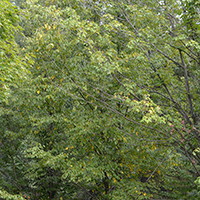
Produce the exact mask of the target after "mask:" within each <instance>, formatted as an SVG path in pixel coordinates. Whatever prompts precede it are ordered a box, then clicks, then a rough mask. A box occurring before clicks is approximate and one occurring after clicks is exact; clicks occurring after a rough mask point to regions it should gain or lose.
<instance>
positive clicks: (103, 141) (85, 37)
mask: <svg viewBox="0 0 200 200" xmlns="http://www.w3.org/2000/svg"><path fill="white" fill-rule="evenodd" d="M197 4H198V2H197V1H190V2H189V1H184V2H182V1H181V2H178V3H177V1H168V2H157V1H151V2H149V1H143V2H141V1H134V2H131V1H109V2H107V1H83V0H80V1H40V2H39V3H38V2H37V1H27V4H26V6H25V8H26V10H27V11H26V12H27V17H28V21H29V23H27V24H26V26H25V30H26V32H25V35H26V36H27V38H26V40H25V42H26V44H27V46H26V51H28V52H29V53H30V52H31V53H32V54H33V55H34V57H35V59H34V65H33V66H32V68H31V72H32V75H31V79H30V82H29V84H28V85H27V82H25V83H24V86H23V90H21V91H20V92H18V93H17V94H18V95H19V96H18V98H17V99H18V101H16V102H15V103H16V105H17V104H20V105H21V107H19V109H20V111H21V112H22V113H23V115H24V118H23V119H22V121H23V123H24V127H23V128H21V129H20V131H21V132H22V131H23V133H28V134H26V137H27V138H28V139H30V138H31V140H32V141H33V142H32V143H31V144H28V145H27V139H24V143H25V144H26V148H25V151H24V154H23V156H24V157H25V158H26V159H27V160H28V162H29V163H30V168H29V169H27V168H24V169H25V171H26V170H28V171H27V172H28V174H29V178H28V179H29V182H30V183H34V184H35V185H34V187H32V189H33V188H35V189H34V190H35V191H36V194H37V195H38V193H39V195H41V196H40V198H51V199H53V198H55V199H56V198H61V197H62V198H63V199H67V198H68V197H67V196H68V195H69V193H70V194H71V196H70V198H71V199H73V198H74V199H76V198H77V199H81V198H84V197H83V196H85V198H86V199H89V198H91V199H146V198H147V199H149V198H173V199H178V198H191V199H192V198H194V196H195V195H196V196H198V190H197V188H195V187H193V186H192V185H193V182H194V178H193V177H195V178H196V177H197V176H199V153H198V150H197V149H198V142H199V116H198V113H199V102H198V97H199V78H198V77H199V71H198V65H199V24H198V17H199V15H197V13H198V12H199V11H198V9H195V8H194V6H193V5H197ZM24 97H26V98H24ZM19 99H20V101H19ZM25 99H26V100H25ZM20 102H21V103H20ZM28 109H29V110H28ZM25 118H27V119H25ZM194 151H195V153H194ZM192 167H193V168H192ZM49 172H51V173H49ZM44 174H45V177H48V180H50V179H51V181H49V182H48V181H47V182H45V181H44V180H45V179H44ZM53 179H55V180H57V181H56V183H58V182H59V185H56V184H54V186H52V188H56V189H55V190H56V191H59V192H54V191H53V190H51V189H47V187H46V185H45V184H46V183H47V184H53V181H52V180H53ZM64 180H65V181H64ZM42 181H44V182H42ZM66 183H67V184H68V186H67V187H64V189H61V188H63V186H64V185H65V184H66ZM43 184H44V185H45V188H41V186H42V185H43ZM188 185H189V186H190V187H189V188H188V187H187V186H188ZM173 186H175V187H173ZM77 188H79V190H77ZM76 190H77V191H76ZM66 191H67V192H68V193H65V192H66ZM51 192H53V194H52V193H51ZM50 193H51V194H50ZM30 196H32V198H35V197H36V196H34V194H31V192H30Z"/></svg>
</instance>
